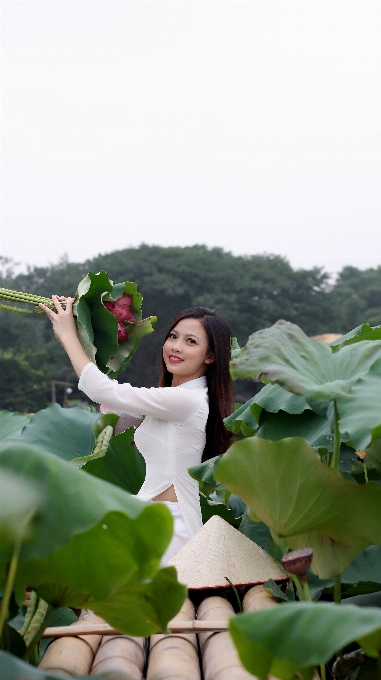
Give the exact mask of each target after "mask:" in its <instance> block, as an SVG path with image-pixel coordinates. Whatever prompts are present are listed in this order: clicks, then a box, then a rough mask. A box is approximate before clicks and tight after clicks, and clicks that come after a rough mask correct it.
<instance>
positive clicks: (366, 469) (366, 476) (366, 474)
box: [364, 463, 369, 484]
mask: <svg viewBox="0 0 381 680" xmlns="http://www.w3.org/2000/svg"><path fill="white" fill-rule="evenodd" d="M364 475H365V483H366V484H368V482H369V479H368V468H367V466H366V465H365V463H364Z"/></svg>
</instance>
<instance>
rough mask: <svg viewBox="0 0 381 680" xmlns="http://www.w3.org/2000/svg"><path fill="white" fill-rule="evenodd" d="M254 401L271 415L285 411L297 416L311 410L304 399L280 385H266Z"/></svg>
mask: <svg viewBox="0 0 381 680" xmlns="http://www.w3.org/2000/svg"><path fill="white" fill-rule="evenodd" d="M254 399H255V403H256V404H258V406H262V408H263V409H265V410H266V411H270V412H271V413H278V411H285V412H286V413H292V414H296V413H303V411H306V410H309V409H311V406H309V404H308V403H307V402H306V400H305V399H304V397H299V396H298V395H297V394H291V392H287V390H285V389H283V387H281V386H280V385H265V386H264V387H262V389H261V391H260V392H258V394H256V395H255V397H254Z"/></svg>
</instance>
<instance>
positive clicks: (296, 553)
mask: <svg viewBox="0 0 381 680" xmlns="http://www.w3.org/2000/svg"><path fill="white" fill-rule="evenodd" d="M313 554H314V551H313V550H312V548H301V549H300V550H293V551H292V552H289V553H287V555H284V556H283V557H282V565H283V567H284V568H285V570H286V571H287V572H288V573H289V574H296V576H300V577H301V578H302V579H304V578H305V576H306V574H307V571H308V568H309V566H310V564H311V562H312V556H313Z"/></svg>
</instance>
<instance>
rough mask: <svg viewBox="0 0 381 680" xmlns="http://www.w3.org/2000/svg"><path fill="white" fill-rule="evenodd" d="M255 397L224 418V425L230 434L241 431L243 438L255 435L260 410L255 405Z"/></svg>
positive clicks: (259, 407)
mask: <svg viewBox="0 0 381 680" xmlns="http://www.w3.org/2000/svg"><path fill="white" fill-rule="evenodd" d="M255 399H256V397H252V399H250V400H249V401H247V402H246V404H242V406H239V408H238V409H237V410H236V411H234V413H232V414H231V415H230V416H228V417H227V418H225V420H224V423H225V425H226V427H227V429H228V430H230V432H234V434H238V432H239V431H240V430H241V431H242V433H243V434H244V435H245V437H251V436H252V435H253V434H255V432H256V430H257V429H258V425H259V417H260V415H261V411H262V408H261V406H258V405H257V404H256V403H255V401H254V400H255Z"/></svg>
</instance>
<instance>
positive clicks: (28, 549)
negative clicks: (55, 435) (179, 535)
mask: <svg viewBox="0 0 381 680" xmlns="http://www.w3.org/2000/svg"><path fill="white" fill-rule="evenodd" d="M3 471H4V472H7V473H8V474H16V475H17V476H18V478H19V480H20V481H21V482H24V483H26V484H28V483H30V484H31V485H33V487H34V488H36V489H37V490H38V505H37V509H38V511H39V531H38V532H37V533H36V535H35V536H34V537H33V540H31V541H29V542H28V543H26V544H25V545H24V546H23V549H22V552H21V560H22V561H26V560H31V559H41V558H43V557H45V556H47V555H50V554H51V553H53V552H55V551H56V550H58V549H60V548H62V547H64V546H65V545H66V544H67V543H68V541H69V540H70V538H71V537H72V536H74V535H78V534H80V533H82V532H85V531H88V530H89V529H91V528H92V527H95V526H96V525H97V524H98V523H99V522H100V521H101V519H102V518H103V517H104V516H105V515H106V514H107V513H108V512H112V511H113V512H122V513H125V514H126V517H129V518H130V519H136V518H138V517H139V515H140V514H141V513H142V511H143V510H144V508H145V504H144V503H142V502H141V501H139V500H138V499H137V498H134V497H133V496H130V495H129V494H127V493H126V492H125V491H123V490H122V489H120V488H118V487H117V486H114V485H113V484H109V483H107V482H105V481H103V480H101V479H97V478H96V477H94V476H93V475H88V474H86V473H85V472H83V471H82V470H80V469H78V468H75V467H74V466H72V465H68V464H67V463H66V462H65V461H63V460H61V459H60V458H58V457H57V456H55V455H51V454H48V453H45V452H43V451H40V450H39V449H37V448H35V447H32V446H27V445H25V444H23V443H21V442H19V440H15V441H14V442H8V443H6V444H3V445H1V446H0V472H1V473H2V472H3ZM154 507H159V505H158V504H157V505H155V506H154ZM160 509H161V510H162V509H163V508H162V507H161V506H160ZM168 521H169V524H168V523H167V522H166V521H164V520H163V527H162V531H161V532H160V530H158V536H157V541H158V542H159V544H160V543H161V542H162V544H163V552H164V549H165V548H164V544H166V543H168V542H169V540H170V537H171V516H170V513H169V520H168ZM160 537H161V538H160ZM152 549H153V550H156V548H155V549H154V548H152ZM160 549H161V547H160ZM154 554H155V553H154ZM0 559H3V560H7V559H9V551H8V550H5V549H4V546H0Z"/></svg>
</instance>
